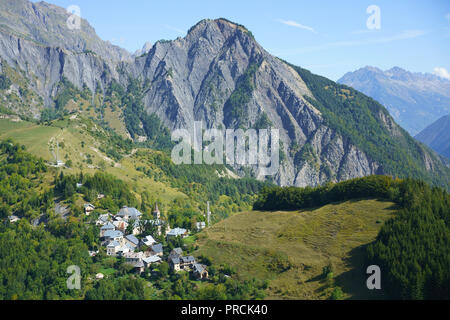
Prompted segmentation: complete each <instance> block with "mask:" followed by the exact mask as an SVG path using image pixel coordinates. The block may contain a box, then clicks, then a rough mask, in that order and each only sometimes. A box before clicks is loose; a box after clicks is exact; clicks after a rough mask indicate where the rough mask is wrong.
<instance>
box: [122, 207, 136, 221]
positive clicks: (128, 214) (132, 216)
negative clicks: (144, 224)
mask: <svg viewBox="0 0 450 320" xmlns="http://www.w3.org/2000/svg"><path fill="white" fill-rule="evenodd" d="M117 216H119V217H121V218H123V219H125V220H138V219H139V218H140V217H141V216H142V213H141V212H140V211H139V210H138V209H136V208H129V207H127V206H124V207H122V209H120V210H119V212H118V213H117Z"/></svg>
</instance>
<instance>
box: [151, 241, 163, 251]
mask: <svg viewBox="0 0 450 320" xmlns="http://www.w3.org/2000/svg"><path fill="white" fill-rule="evenodd" d="M152 251H153V252H156V253H160V252H163V246H162V244H161V243H158V244H154V245H152Z"/></svg>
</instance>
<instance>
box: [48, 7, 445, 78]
mask: <svg viewBox="0 0 450 320" xmlns="http://www.w3.org/2000/svg"><path fill="white" fill-rule="evenodd" d="M47 2H50V3H54V4H57V5H59V6H62V7H65V8H67V7H68V6H70V5H78V6H79V7H80V9H81V16H82V17H83V18H85V19H87V20H88V21H89V22H90V24H91V25H92V26H93V27H94V28H95V29H96V31H97V34H98V35H99V36H100V37H101V38H102V39H104V40H109V41H111V42H112V43H114V44H117V45H119V46H121V47H123V48H125V49H127V50H129V51H131V52H134V51H135V50H137V49H140V48H141V47H142V46H143V44H144V43H145V42H147V41H150V42H151V43H154V42H156V41H157V40H159V39H175V38H177V37H180V36H184V35H185V34H186V31H187V30H188V29H189V28H190V27H191V26H193V25H194V24H195V23H197V22H198V21H199V20H202V19H204V18H219V17H224V18H227V19H229V20H232V21H235V22H238V23H240V24H243V25H245V26H246V27H247V28H248V29H249V30H250V31H252V33H253V34H254V36H255V38H256V40H257V41H258V42H259V43H260V44H261V45H262V46H263V47H264V48H266V50H268V51H269V52H270V53H272V54H274V55H276V56H278V57H280V58H283V59H285V60H287V61H289V62H291V63H294V64H296V65H299V66H301V67H304V68H307V69H309V70H311V71H312V72H314V73H317V74H320V75H324V76H326V77H328V78H330V79H332V80H337V79H338V78H340V77H341V76H342V75H344V74H345V73H346V72H348V71H353V70H356V69H358V68H361V67H364V66H366V65H372V66H376V67H379V68H381V69H383V70H384V69H389V68H391V67H393V66H399V67H402V68H405V69H407V70H410V71H415V72H429V73H433V72H438V71H439V73H440V75H442V76H445V75H447V76H449V77H450V75H448V72H449V71H450V1H448V0H441V1H438V0H434V1H433V0H429V1H425V0H422V1H415V0H407V1H406V0H395V1H392V0H391V1H375V0H372V1H364V0H353V1H349V0H340V1H325V0H323V1H320V0H318V1H311V0H308V1H303V0H292V1H283V0H278V1H268V0H267V1H266V0H259V1H253V0H239V1H235V0H222V1H214V0H208V1H206V0H190V1H172V0H166V1H161V0H158V1H154V0H129V1H119V0H47ZM370 5H376V6H378V7H379V9H380V17H381V20H380V21H381V25H380V29H371V30H369V29H368V27H367V25H366V21H367V20H368V18H369V17H370V16H371V14H368V13H367V12H366V10H367V8H368V7H369V6H370ZM437 68H440V69H437ZM446 73H447V74H446Z"/></svg>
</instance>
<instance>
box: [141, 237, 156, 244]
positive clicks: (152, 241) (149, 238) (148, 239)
mask: <svg viewBox="0 0 450 320" xmlns="http://www.w3.org/2000/svg"><path fill="white" fill-rule="evenodd" d="M142 242H143V243H145V244H147V243H150V245H152V244H154V243H155V242H156V241H155V239H153V237H152V236H146V237H145V238H144V239H142Z"/></svg>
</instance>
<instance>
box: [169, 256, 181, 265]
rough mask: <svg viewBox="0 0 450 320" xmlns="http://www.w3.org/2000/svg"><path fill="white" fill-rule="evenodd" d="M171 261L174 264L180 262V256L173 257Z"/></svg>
mask: <svg viewBox="0 0 450 320" xmlns="http://www.w3.org/2000/svg"><path fill="white" fill-rule="evenodd" d="M171 261H172V263H173V264H180V258H178V257H173V258H172V259H171Z"/></svg>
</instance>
